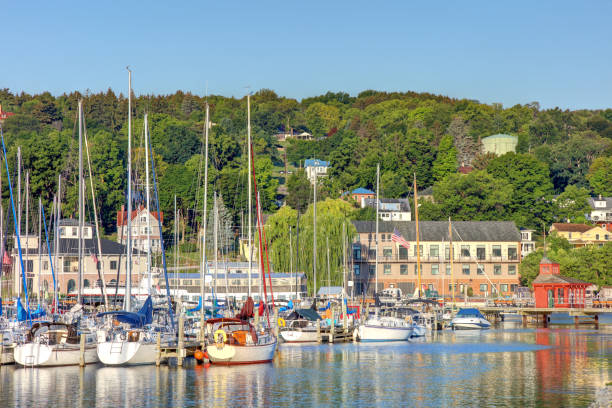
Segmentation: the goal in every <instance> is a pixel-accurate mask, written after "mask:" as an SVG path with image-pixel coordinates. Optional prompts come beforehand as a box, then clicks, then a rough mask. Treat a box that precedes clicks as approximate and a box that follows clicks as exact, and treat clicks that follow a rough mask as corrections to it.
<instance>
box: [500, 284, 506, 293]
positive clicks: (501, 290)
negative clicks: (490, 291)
mask: <svg viewBox="0 0 612 408" xmlns="http://www.w3.org/2000/svg"><path fill="white" fill-rule="evenodd" d="M499 291H500V292H507V291H508V284H507V283H502V284H501V285H499Z"/></svg>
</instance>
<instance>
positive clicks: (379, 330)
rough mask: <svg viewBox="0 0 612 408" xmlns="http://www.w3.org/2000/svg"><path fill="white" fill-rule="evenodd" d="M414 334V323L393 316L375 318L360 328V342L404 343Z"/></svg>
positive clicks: (371, 318)
mask: <svg viewBox="0 0 612 408" xmlns="http://www.w3.org/2000/svg"><path fill="white" fill-rule="evenodd" d="M411 334H412V323H410V322H408V321H406V320H405V319H400V318H398V317H391V316H382V317H378V316H374V317H370V318H368V319H367V320H366V321H365V323H363V324H362V325H360V326H359V329H358V339H359V340H360V341H364V342H366V341H404V340H408V338H409V337H410V335H411Z"/></svg>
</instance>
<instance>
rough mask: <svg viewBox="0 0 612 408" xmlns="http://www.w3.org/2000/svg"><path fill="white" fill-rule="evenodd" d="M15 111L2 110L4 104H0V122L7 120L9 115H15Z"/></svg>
mask: <svg viewBox="0 0 612 408" xmlns="http://www.w3.org/2000/svg"><path fill="white" fill-rule="evenodd" d="M13 115H14V113H13V112H5V111H3V110H2V105H0V124H1V123H4V121H5V120H6V118H8V117H9V116H13Z"/></svg>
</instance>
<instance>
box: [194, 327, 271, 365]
mask: <svg viewBox="0 0 612 408" xmlns="http://www.w3.org/2000/svg"><path fill="white" fill-rule="evenodd" d="M206 325H207V327H208V329H209V330H208V332H209V333H211V332H212V333H214V334H213V343H212V344H210V345H209V346H208V347H206V351H207V353H208V359H209V360H210V362H211V363H212V364H218V365H236V364H256V363H269V362H271V361H272V360H273V359H274V352H275V351H276V345H277V340H276V337H274V335H272V334H271V333H269V331H264V332H263V333H261V332H260V333H257V331H256V330H255V327H254V326H253V325H252V324H251V323H249V322H248V321H246V320H241V319H236V318H219V319H210V320H208V321H207V322H206Z"/></svg>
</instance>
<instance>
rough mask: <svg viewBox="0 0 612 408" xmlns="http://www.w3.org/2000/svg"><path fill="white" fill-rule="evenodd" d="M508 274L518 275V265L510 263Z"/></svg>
mask: <svg viewBox="0 0 612 408" xmlns="http://www.w3.org/2000/svg"><path fill="white" fill-rule="evenodd" d="M508 275H516V265H508Z"/></svg>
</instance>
